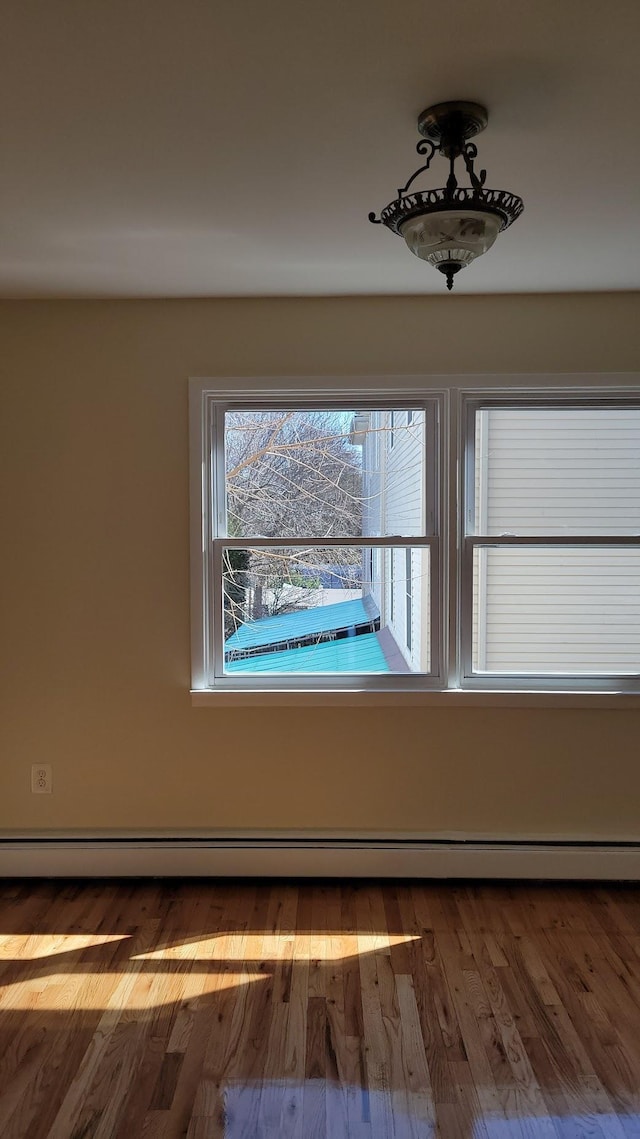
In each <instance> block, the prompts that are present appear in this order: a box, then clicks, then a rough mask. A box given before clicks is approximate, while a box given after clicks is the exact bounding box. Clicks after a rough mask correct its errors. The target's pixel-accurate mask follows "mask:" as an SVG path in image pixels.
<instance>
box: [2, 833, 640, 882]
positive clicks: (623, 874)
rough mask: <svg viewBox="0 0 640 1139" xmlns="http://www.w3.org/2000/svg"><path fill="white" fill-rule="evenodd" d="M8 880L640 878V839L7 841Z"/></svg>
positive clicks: (4, 847)
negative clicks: (46, 878) (119, 878)
mask: <svg viewBox="0 0 640 1139" xmlns="http://www.w3.org/2000/svg"><path fill="white" fill-rule="evenodd" d="M0 876H1V877H4V878H10V877H11V878H13V877H19V878H21V877H25V878H30V877H50V878H58V877H60V878H66V877H71V878H85V877H88V878H94V877H95V878H103V877H180V878H183V877H207V878H209V877H211V878H263V877H264V878H279V877H282V878H504V879H510V878H511V879H514V878H522V879H527V878H537V879H545V878H546V879H576V880H577V879H583V880H584V879H591V880H595V879H599V880H617V881H640V842H637V843H636V842H619V843H615V842H600V841H597V842H596V841H594V842H588V841H580V842H576V841H572V840H567V841H558V840H554V841H539V842H538V841H535V840H518V841H495V840H489V839H487V840H464V839H455V840H449V839H425V840H416V839H388V838H385V839H375V838H366V839H349V838H316V837H314V838H274V837H272V836H270V837H269V838H263V839H261V838H100V839H91V838H5V839H0Z"/></svg>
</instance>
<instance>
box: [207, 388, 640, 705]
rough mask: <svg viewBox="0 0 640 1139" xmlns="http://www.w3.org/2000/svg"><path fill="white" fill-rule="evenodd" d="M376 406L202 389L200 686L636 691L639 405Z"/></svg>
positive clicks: (593, 397)
mask: <svg viewBox="0 0 640 1139" xmlns="http://www.w3.org/2000/svg"><path fill="white" fill-rule="evenodd" d="M563 379H565V378H564V377H563ZM630 379H632V378H630ZM366 394H367V393H366V391H365V392H364V396H363V391H362V389H356V390H354V391H345V390H344V389H342V391H340V390H339V389H338V392H337V393H336V392H332V391H330V392H320V391H313V392H306V391H297V392H286V393H285V392H277V391H276V392H271V393H261V392H258V393H255V392H254V393H251V392H246V393H244V394H242V393H241V394H240V395H238V394H237V393H235V392H221V391H219V390H218V391H216V390H215V388H214V387H213V385H212V384H207V383H206V382H202V381H194V382H193V388H192V411H191V414H192V440H193V441H194V446H193V455H192V496H193V500H194V505H195V507H196V509H195V510H194V522H193V530H192V533H193V539H192V551H193V559H192V560H193V574H192V577H193V620H192V642H193V688H194V689H195V690H197V691H205V692H206V691H222V692H224V691H229V690H232V691H238V690H240V691H243V690H248V691H252V690H260V691H269V690H281V689H283V688H284V689H287V690H308V689H310V688H311V689H314V690H315V689H320V690H321V689H330V690H341V689H342V690H352V689H354V688H355V689H357V690H359V691H362V690H367V689H372V690H375V691H379V690H385V689H386V690H390V691H394V690H407V689H412V690H415V691H421V690H429V689H431V690H436V691H441V690H444V689H447V688H449V689H451V688H453V689H455V688H462V689H464V688H467V689H471V690H473V689H483V690H486V689H496V690H503V691H505V690H506V691H509V690H518V689H519V690H521V691H522V690H525V691H538V690H547V691H554V690H560V691H572V692H573V691H576V690H584V691H590V690H594V689H597V690H609V691H625V690H626V691H637V690H638V689H639V688H640V395H639V393H638V389H637V388H636V387H632V386H631V382H630V381H629V383H628V389H627V390H625V389H624V388H621V389H620V390H618V391H616V392H611V391H603V390H601V389H598V390H596V389H593V390H589V389H586V390H585V389H582V390H578V389H577V387H576V388H575V389H573V390H570V391H567V390H566V388H562V389H560V390H558V391H557V393H556V392H554V391H553V390H552V389H550V385H549V383H548V378H547V383H546V384H545V387H544V390H543V389H536V387H535V386H533V387H528V388H527V389H525V388H524V387H520V388H519V387H518V386H517V385H515V384H514V386H512V387H506V386H505V387H504V389H502V390H499V389H496V388H495V386H494V387H493V388H491V390H490V385H487V390H486V391H482V390H481V389H480V387H479V385H478V384H476V386H475V388H473V389H470V390H464V388H462V386H461V387H460V389H457V388H454V387H453V385H451V386H450V387H449V389H448V390H447V391H443V392H436V391H434V390H433V389H432V387H431V386H430V383H429V381H426V382H425V384H424V389H423V390H421V391H420V390H418V389H417V388H416V387H412V388H411V389H410V390H407V389H403V388H402V387H401V383H400V382H398V385H397V387H396V388H395V389H394V392H393V394H391V393H390V392H389V390H386V391H385V392H378V393H377V394H373V393H372V394H371V395H370V396H369V398H365V397H366ZM391 438H392V439H393V447H391V445H390V444H391ZM458 472H459V473H460V479H459V480H458ZM447 483H448V484H449V488H454V487H459V494H458V495H456V494H455V493H451V491H448V490H447Z"/></svg>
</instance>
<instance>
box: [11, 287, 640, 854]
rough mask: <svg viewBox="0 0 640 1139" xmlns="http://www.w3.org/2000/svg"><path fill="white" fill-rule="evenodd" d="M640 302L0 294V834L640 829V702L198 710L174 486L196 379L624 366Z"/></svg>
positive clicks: (182, 479)
mask: <svg viewBox="0 0 640 1139" xmlns="http://www.w3.org/2000/svg"><path fill="white" fill-rule="evenodd" d="M639 299H640V298H639V296H638V295H637V294H617V295H616V294H611V295H606V296H596V295H589V294H583V295H577V296H554V297H548V296H535V297H483V298H475V297H474V298H471V297H446V298H433V297H432V298H422V299H406V298H375V299H331V300H274V301H271V300H270V301H259V300H256V301H215V300H213V301H168V302H155V301H154V302H127V301H125V302H88V303H82V302H54V303H49V302H42V303H38V302H34V303H26V302H25V303H23V302H15V303H11V302H9V303H5V304H3V305H0V360H1V361H2V365H1V366H2V372H3V378H2V434H3V439H2V441H1V449H0V467H1V472H0V473H1V485H2V490H1V493H2V536H3V547H4V548H3V552H2V558H1V559H0V575H1V578H2V580H1V582H0V597H1V601H2V606H3V609H4V619H3V632H2V641H1V644H0V654H1V668H2V692H1V698H2V710H1V711H2V716H1V724H0V732H1V737H0V747H1V755H2V765H1V768H0V781H1V782H0V826H2V827H3V828H7V829H12V830H14V831H32V832H37V831H43V830H51V829H59V830H71V829H88V828H95V829H103V830H117V829H118V828H127V829H132V828H133V829H137V828H140V829H145V830H151V831H153V830H161V829H163V830H166V829H170V830H173V831H176V832H185V831H187V830H199V831H205V830H214V829H215V828H219V827H220V828H232V829H234V828H238V829H240V828H258V829H263V828H264V829H266V828H287V829H289V828H301V827H311V828H319V829H332V828H344V829H347V830H351V829H353V830H356V829H357V830H373V831H378V830H389V831H398V830H404V829H406V830H408V831H413V832H416V831H417V832H425V833H429V832H439V833H441V832H454V831H455V832H469V833H484V834H491V833H496V834H502V835H508V834H516V835H517V834H521V835H534V834H537V835H544V834H580V835H585V834H592V835H594V836H602V837H605V836H616V835H618V836H628V837H638V838H640V822H639V818H638V815H639V811H640V762H639V753H640V749H639V746H638V742H639V739H640V712H639V711H625V710H623V711H608V710H596V709H587V710H576V709H565V710H562V709H517V708H514V709H498V708H492V709H489V708H486V709H485V708H466V709H458V710H455V711H452V710H449V709H447V708H424V709H420V708H404V709H397V710H395V709H392V708H379V709H376V710H368V709H365V708H360V709H346V708H342V709H334V710H331V709H329V710H327V709H313V708H303V709H287V708H274V709H258V708H256V709H253V710H252V709H248V710H247V709H243V710H238V709H232V708H222V709H211V708H200V709H194V708H192V707H191V703H190V697H189V659H190V658H189V566H188V498H187V487H188V474H187V377H188V376H189V375H201V376H202V375H216V374H218V375H239V376H241V375H252V374H253V375H274V376H277V375H278V374H293V373H299V374H300V375H323V374H340V373H345V374H352V375H357V374H362V373H367V372H373V373H385V372H389V373H402V372H406V373H419V372H424V371H434V372H452V373H455V372H465V371H468V372H484V371H496V372H509V371H553V372H557V371H572V372H573V371H581V370H585V371H600V370H603V371H608V372H610V371H618V370H619V371H624V370H637V369H638V368H640V351H639V349H638V344H639V341H638V324H639V318H640V305H639ZM35 761H46V762H50V763H52V764H53V766H54V780H55V791H54V794H53V795H52V796H51V797H48V796H34V795H31V793H30V786H29V779H30V765H31V763H33V762H35Z"/></svg>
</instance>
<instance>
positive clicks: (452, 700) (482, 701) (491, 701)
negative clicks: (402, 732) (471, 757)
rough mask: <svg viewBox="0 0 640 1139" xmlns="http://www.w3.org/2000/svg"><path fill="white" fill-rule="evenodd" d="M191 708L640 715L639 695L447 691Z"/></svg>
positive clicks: (240, 693)
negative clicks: (566, 711) (612, 711)
mask: <svg viewBox="0 0 640 1139" xmlns="http://www.w3.org/2000/svg"><path fill="white" fill-rule="evenodd" d="M191 704H192V706H193V707H194V708H224V707H230V708H235V707H263V708H283V707H303V708H304V707H323V708H326V707H335V708H340V707H342V708H358V707H364V708H386V707H390V708H391V707H393V708H400V707H417V708H605V709H613V708H617V709H624V710H625V711H632V710H635V709H640V692H596V691H594V692H587V691H576V692H548V691H517V690H505V689H503V690H501V691H496V690H491V689H484V690H481V689H475V690H470V689H460V688H451V689H448V690H447V691H441V692H434V691H429V692H418V691H416V690H413V691H409V690H405V691H401V690H396V691H390V690H389V689H378V690H377V691H376V690H375V689H366V690H365V689H360V690H356V689H352V690H349V691H347V690H343V689H326V690H320V689H308V690H301V689H279V690H270V691H265V690H264V689H262V690H260V689H255V690H253V691H249V690H248V689H230V688H227V689H220V690H219V691H214V690H213V689H205V690H203V689H193V690H192V691H191Z"/></svg>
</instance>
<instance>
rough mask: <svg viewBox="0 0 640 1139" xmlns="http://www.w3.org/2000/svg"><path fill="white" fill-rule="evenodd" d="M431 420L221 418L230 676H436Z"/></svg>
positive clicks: (388, 415) (358, 415)
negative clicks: (429, 528)
mask: <svg viewBox="0 0 640 1139" xmlns="http://www.w3.org/2000/svg"><path fill="white" fill-rule="evenodd" d="M425 417H426V412H425V409H424V408H422V409H420V408H411V409H410V414H409V411H408V410H407V409H404V408H402V409H399V408H385V409H366V410H363V409H338V410H336V409H317V408H314V409H295V408H294V409H290V408H282V409H278V408H273V409H268V410H262V409H256V410H249V409H247V410H245V409H235V410H226V411H225V412H224V419H223V421H222V422H221V425H220V434H221V435H222V437H223V442H224V511H223V513H222V515H221V518H220V530H221V531H224V533H220V534H219V541H220V544H221V558H222V579H223V591H222V605H223V634H224V659H223V661H222V662H221V663H222V666H223V667H222V671H223V673H224V674H225V675H227V674H228V675H236V676H240V675H243V676H250V675H255V674H271V675H278V674H299V675H304V674H309V673H311V674H322V673H324V674H336V675H340V674H354V673H355V674H357V673H362V674H370V673H376V674H385V673H391V674H393V673H405V674H406V673H412V672H421V673H425V672H426V673H428V672H429V670H430V655H431V654H430V645H429V624H430V622H429V605H430V557H429V554H430V551H429V548H428V546H425V545H424V544H421V543H422V541H423V539H424V538H425V535H426V518H427V512H426V462H425V454H426V433H425V424H426V418H425ZM225 539H228V540H225ZM407 579H409V580H407ZM408 599H411V601H409V600H408ZM407 623H409V624H407Z"/></svg>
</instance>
